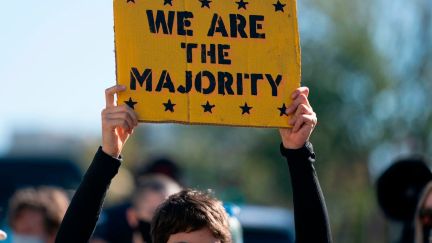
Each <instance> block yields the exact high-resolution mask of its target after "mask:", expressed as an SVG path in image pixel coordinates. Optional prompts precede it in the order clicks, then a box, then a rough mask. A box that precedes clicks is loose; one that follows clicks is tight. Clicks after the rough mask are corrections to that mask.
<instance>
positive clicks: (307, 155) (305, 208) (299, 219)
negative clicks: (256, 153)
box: [280, 142, 332, 243]
mask: <svg viewBox="0 0 432 243" xmlns="http://www.w3.org/2000/svg"><path fill="white" fill-rule="evenodd" d="M280 150H281V153H282V155H283V156H284V157H285V158H286V159H287V162H288V167H289V171H290V174H291V184H292V187H293V200H294V222H295V231H296V242H297V243H311V242H313V243H321V242H323V243H324V242H325V243H328V242H332V239H331V231H330V224H329V219H328V215H327V208H326V205H325V202H324V196H323V193H322V191H321V187H320V185H319V181H318V177H317V175H316V172H315V168H314V166H313V163H314V162H315V154H314V152H313V148H312V144H310V143H309V142H307V143H306V144H305V146H304V147H303V148H301V149H297V150H291V149H285V148H284V147H283V145H282V144H281V146H280Z"/></svg>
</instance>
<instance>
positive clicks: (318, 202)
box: [56, 85, 332, 243]
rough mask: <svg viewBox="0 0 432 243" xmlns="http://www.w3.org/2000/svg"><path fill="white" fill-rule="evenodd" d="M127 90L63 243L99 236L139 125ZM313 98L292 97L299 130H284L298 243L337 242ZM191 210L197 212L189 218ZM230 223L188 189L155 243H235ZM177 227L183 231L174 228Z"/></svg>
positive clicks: (105, 115) (70, 214) (157, 220)
mask: <svg viewBox="0 0 432 243" xmlns="http://www.w3.org/2000/svg"><path fill="white" fill-rule="evenodd" d="M125 90H126V87H125V86H121V85H116V86H113V87H111V88H109V89H107V90H106V108H105V109H104V110H103V111H102V146H101V147H100V148H99V149H98V151H97V152H96V155H95V157H94V159H93V162H92V164H91V165H90V167H89V169H88V170H87V172H86V175H85V176H84V179H83V181H82V182H81V185H80V186H79V188H78V190H77V191H76V193H75V195H74V197H73V199H72V202H71V204H70V206H69V208H68V210H67V213H66V215H65V217H64V220H63V222H62V224H61V227H60V230H59V232H58V234H57V238H56V242H58V243H67V242H71V243H72V242H73V243H81V242H83V243H84V242H87V241H88V239H89V238H90V236H91V234H92V232H93V229H94V227H95V225H96V221H97V220H98V217H99V213H100V210H101V207H102V203H103V200H104V198H105V195H106V192H107V190H108V187H109V184H110V182H111V180H112V179H113V177H114V176H115V175H116V174H117V172H118V169H119V167H120V165H121V156H120V155H121V152H122V149H123V147H124V146H125V143H126V141H127V140H128V138H129V137H130V136H131V135H132V134H133V130H134V128H135V127H136V126H137V125H138V119H137V115H136V114H135V112H134V110H133V109H132V108H130V107H128V106H127V105H116V101H115V98H114V96H115V94H118V93H121V92H123V91H125ZM308 95H309V89H308V88H306V87H302V88H298V89H296V90H295V92H294V93H293V94H292V96H291V99H292V102H291V105H290V106H288V107H287V111H286V112H287V113H288V114H291V115H292V118H291V120H290V124H291V125H292V126H293V127H292V128H285V129H280V135H281V138H282V143H281V146H280V150H281V153H282V155H283V156H284V157H285V158H286V159H287V162H288V166H289V169H290V173H291V184H292V186H293V194H294V195H293V198H294V218H295V229H296V238H297V242H298V243H311V242H314V243H321V242H323V243H324V242H331V241H332V240H331V233H330V225H329V220H328V216H327V209H326V206H325V202H324V197H323V194H322V191H321V188H320V185H319V181H318V178H317V176H316V173H315V169H314V166H313V162H314V161H315V154H314V152H313V149H312V145H311V144H310V143H309V137H310V135H311V133H312V131H313V130H314V128H315V126H316V124H317V118H316V114H315V113H314V112H313V109H312V107H311V105H310V104H309V101H308ZM191 211H193V212H197V213H192V214H190V213H188V212H191ZM186 216H187V217H186ZM185 217H186V218H188V217H190V218H191V219H190V220H185ZM227 222H228V221H227V215H226V213H225V212H224V210H223V207H222V204H221V203H220V201H218V200H217V199H214V198H212V197H210V196H208V195H206V194H205V193H202V192H198V191H192V190H183V191H181V192H179V193H177V194H174V195H172V196H171V197H170V198H168V199H167V200H166V201H165V202H164V203H163V204H162V205H161V206H160V207H159V208H158V210H157V211H156V214H155V216H154V218H153V221H152V230H151V232H152V239H153V243H167V242H168V243H178V242H188V243H207V242H208V243H210V242H211V243H215V242H219V243H230V242H231V236H230V235H229V233H228V234H227V233H226V232H229V228H228V227H229V226H228V223H227ZM173 225H177V226H178V225H180V226H179V227H177V228H173V227H174V226H173ZM171 226H173V227H171Z"/></svg>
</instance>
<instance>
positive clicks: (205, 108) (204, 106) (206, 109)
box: [201, 101, 216, 113]
mask: <svg viewBox="0 0 432 243" xmlns="http://www.w3.org/2000/svg"><path fill="white" fill-rule="evenodd" d="M201 106H202V107H203V108H204V112H210V113H212V109H213V108H215V107H216V106H215V105H210V103H209V102H208V101H207V103H206V104H205V105H201Z"/></svg>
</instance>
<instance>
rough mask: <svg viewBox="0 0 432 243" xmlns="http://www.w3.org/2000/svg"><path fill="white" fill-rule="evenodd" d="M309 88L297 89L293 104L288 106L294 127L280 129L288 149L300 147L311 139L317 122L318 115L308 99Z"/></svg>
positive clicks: (293, 95) (291, 123) (294, 93)
mask: <svg viewBox="0 0 432 243" xmlns="http://www.w3.org/2000/svg"><path fill="white" fill-rule="evenodd" d="M308 96H309V89H308V88H307V87H300V88H298V89H296V90H295V91H294V92H293V94H292V96H291V99H292V100H293V102H292V104H291V105H290V106H289V107H288V108H287V111H286V112H287V114H289V115H292V117H291V119H290V121H289V123H290V125H292V126H293V127H292V128H283V129H279V132H280V135H281V137H282V143H283V146H284V147H285V148H287V149H299V148H301V147H303V145H304V144H305V143H306V142H307V141H308V140H309V137H310V135H311V134H312V131H313V130H314V128H315V126H316V124H317V116H316V114H315V112H314V111H313V109H312V107H311V105H310V104H309V100H308Z"/></svg>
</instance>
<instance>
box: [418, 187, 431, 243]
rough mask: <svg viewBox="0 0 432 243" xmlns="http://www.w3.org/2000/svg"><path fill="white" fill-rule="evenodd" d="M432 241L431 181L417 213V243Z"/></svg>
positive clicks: (420, 201)
mask: <svg viewBox="0 0 432 243" xmlns="http://www.w3.org/2000/svg"><path fill="white" fill-rule="evenodd" d="M431 242H432V182H429V183H428V184H427V185H426V187H425V189H424V190H423V194H422V196H421V198H420V200H419V203H418V207H417V211H416V215H415V243H431Z"/></svg>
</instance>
